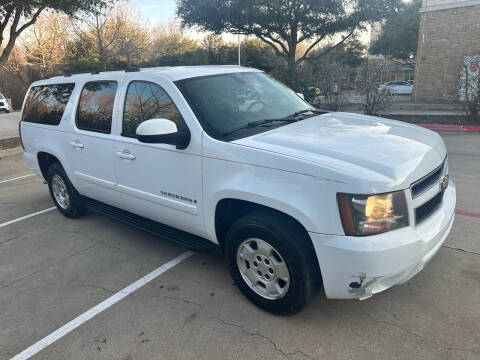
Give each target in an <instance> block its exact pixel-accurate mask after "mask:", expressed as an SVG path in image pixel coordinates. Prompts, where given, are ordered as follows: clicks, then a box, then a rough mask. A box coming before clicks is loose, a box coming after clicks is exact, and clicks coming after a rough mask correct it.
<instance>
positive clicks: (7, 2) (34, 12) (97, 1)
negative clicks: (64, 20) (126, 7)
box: [0, 0, 111, 67]
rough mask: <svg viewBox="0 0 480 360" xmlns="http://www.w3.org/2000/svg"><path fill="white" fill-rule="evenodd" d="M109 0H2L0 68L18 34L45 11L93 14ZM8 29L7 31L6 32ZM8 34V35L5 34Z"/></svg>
mask: <svg viewBox="0 0 480 360" xmlns="http://www.w3.org/2000/svg"><path fill="white" fill-rule="evenodd" d="M110 1H111V0H2V4H1V5H0V48H3V50H1V55H0V67H2V66H4V65H5V64H6V62H7V60H8V57H9V55H10V53H11V52H12V50H13V47H14V46H15V42H16V41H17V39H18V37H19V36H20V34H21V33H22V32H23V31H25V30H26V29H27V28H28V27H30V26H32V25H33V24H34V23H35V22H36V21H37V19H38V17H39V16H40V14H41V13H42V11H44V10H45V9H52V10H56V11H59V12H61V13H64V14H67V15H74V14H76V13H78V12H79V11H84V12H93V11H96V10H97V9H98V8H99V7H102V6H104V5H105V4H106V3H107V2H110ZM7 29H8V31H7ZM7 32H8V34H7Z"/></svg>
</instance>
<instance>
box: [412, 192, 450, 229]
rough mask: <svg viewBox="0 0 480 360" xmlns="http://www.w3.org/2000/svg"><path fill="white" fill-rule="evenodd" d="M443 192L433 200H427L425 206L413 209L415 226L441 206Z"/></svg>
mask: <svg viewBox="0 0 480 360" xmlns="http://www.w3.org/2000/svg"><path fill="white" fill-rule="evenodd" d="M444 193H445V190H442V191H441V192H439V193H438V194H437V195H435V196H434V197H433V198H431V199H430V200H428V201H427V202H426V203H425V204H423V205H420V206H419V207H417V208H416V209H415V224H416V225H419V224H420V223H421V222H422V221H424V220H426V219H428V218H429V217H430V215H432V214H433V213H434V212H435V211H436V210H437V209H438V208H439V207H440V205H442V201H443V194H444Z"/></svg>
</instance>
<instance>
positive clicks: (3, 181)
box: [0, 174, 36, 184]
mask: <svg viewBox="0 0 480 360" xmlns="http://www.w3.org/2000/svg"><path fill="white" fill-rule="evenodd" d="M35 175H36V174H28V175H23V176H19V177H15V178H12V179H7V180H2V181H0V184H3V183H6V182H10V181H14V180H19V179H23V178H26V177H30V176H35Z"/></svg>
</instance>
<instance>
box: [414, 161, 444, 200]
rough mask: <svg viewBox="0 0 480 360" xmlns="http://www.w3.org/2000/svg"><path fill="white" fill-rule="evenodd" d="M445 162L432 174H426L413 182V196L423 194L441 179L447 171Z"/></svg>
mask: <svg viewBox="0 0 480 360" xmlns="http://www.w3.org/2000/svg"><path fill="white" fill-rule="evenodd" d="M445 163H446V161H444V162H443V163H442V165H440V166H439V167H438V168H436V169H435V170H433V171H432V172H431V173H430V174H428V175H426V176H424V177H423V178H421V179H420V180H418V181H417V182H415V183H413V184H412V198H414V199H415V198H416V197H418V196H420V195H422V194H423V193H424V192H425V191H427V190H429V189H430V188H431V187H432V186H433V185H435V184H437V183H438V182H439V181H440V178H441V177H442V176H443V174H444V172H445Z"/></svg>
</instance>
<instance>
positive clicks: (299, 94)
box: [297, 93, 305, 100]
mask: <svg viewBox="0 0 480 360" xmlns="http://www.w3.org/2000/svg"><path fill="white" fill-rule="evenodd" d="M297 95H298V97H300V98H302V99H303V100H305V95H303V94H302V93H297Z"/></svg>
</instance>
